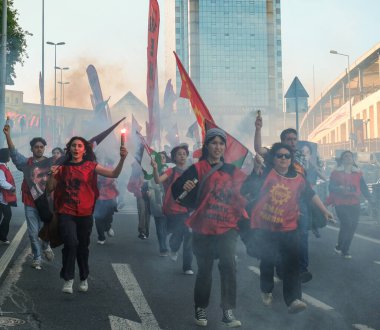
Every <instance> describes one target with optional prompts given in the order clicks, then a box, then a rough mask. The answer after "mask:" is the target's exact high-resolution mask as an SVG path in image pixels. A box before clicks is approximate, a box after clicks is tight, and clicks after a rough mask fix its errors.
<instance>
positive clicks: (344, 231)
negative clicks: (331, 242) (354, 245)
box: [335, 204, 360, 255]
mask: <svg viewBox="0 0 380 330" xmlns="http://www.w3.org/2000/svg"><path fill="white" fill-rule="evenodd" d="M335 211H336V215H337V216H338V219H339V222H340V230H339V234H338V246H337V248H338V249H339V250H341V251H342V254H343V255H345V254H348V250H349V249H350V245H351V242H352V239H353V238H354V234H355V231H356V227H357V226H358V222H359V213H360V205H358V204H357V205H339V206H335Z"/></svg>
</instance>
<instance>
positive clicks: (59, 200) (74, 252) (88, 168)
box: [47, 136, 128, 293]
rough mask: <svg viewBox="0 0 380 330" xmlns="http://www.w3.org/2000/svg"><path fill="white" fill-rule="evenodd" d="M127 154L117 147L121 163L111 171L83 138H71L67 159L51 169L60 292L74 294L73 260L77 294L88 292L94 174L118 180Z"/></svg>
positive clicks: (96, 191)
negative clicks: (61, 281)
mask: <svg viewBox="0 0 380 330" xmlns="http://www.w3.org/2000/svg"><path fill="white" fill-rule="evenodd" d="M127 154H128V151H127V149H126V148H125V147H120V161H119V163H118V164H117V166H116V167H115V168H114V169H110V168H105V167H103V166H101V165H99V164H97V163H96V162H95V155H94V152H93V151H92V145H91V144H90V143H89V142H88V141H87V140H86V139H84V138H82V137H79V136H74V137H73V138H71V139H70V141H69V142H68V143H67V145H66V157H67V160H66V161H65V162H64V163H63V164H62V165H61V166H53V167H52V169H51V171H52V174H53V175H52V176H50V178H49V180H48V184H47V190H48V192H51V191H53V190H54V208H55V212H57V214H58V226H59V234H60V236H61V238H62V240H63V244H64V247H63V249H62V269H61V273H60V275H61V277H62V278H63V279H64V281H65V283H64V286H63V288H62V291H63V292H65V293H73V282H74V272H75V261H77V262H78V267H79V275H80V281H81V282H80V285H79V291H82V292H86V291H87V290H88V283H87V277H88V274H89V267H88V256H89V249H88V246H89V245H90V235H91V229H92V225H93V217H92V214H93V211H94V206H95V201H96V199H97V198H98V195H99V192H98V188H97V174H99V175H102V176H105V177H108V178H117V177H118V176H119V174H120V172H121V170H122V168H123V164H124V160H125V158H126V157H127Z"/></svg>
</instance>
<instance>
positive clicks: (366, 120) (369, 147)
mask: <svg viewBox="0 0 380 330" xmlns="http://www.w3.org/2000/svg"><path fill="white" fill-rule="evenodd" d="M370 121H371V120H370V119H365V120H363V123H364V124H365V138H366V139H367V142H368V152H371V141H370V140H369V137H368V123H369V122H370Z"/></svg>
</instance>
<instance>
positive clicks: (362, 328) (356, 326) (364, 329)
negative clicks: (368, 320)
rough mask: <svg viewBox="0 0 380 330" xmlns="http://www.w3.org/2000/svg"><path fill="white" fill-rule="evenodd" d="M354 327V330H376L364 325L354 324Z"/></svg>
mask: <svg viewBox="0 0 380 330" xmlns="http://www.w3.org/2000/svg"><path fill="white" fill-rule="evenodd" d="M352 326H353V327H354V329H358V330H375V329H373V328H370V327H369V326H368V325H364V324H353V325H352Z"/></svg>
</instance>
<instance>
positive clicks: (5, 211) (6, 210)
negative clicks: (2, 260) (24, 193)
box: [0, 204, 12, 242]
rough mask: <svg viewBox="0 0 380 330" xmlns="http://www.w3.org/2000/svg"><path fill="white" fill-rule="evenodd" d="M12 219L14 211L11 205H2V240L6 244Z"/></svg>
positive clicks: (0, 216)
mask: <svg viewBox="0 0 380 330" xmlns="http://www.w3.org/2000/svg"><path fill="white" fill-rule="evenodd" d="M11 218H12V210H11V207H10V206H9V205H4V204H0V220H1V224H0V240H1V241H3V242H5V241H6V240H7V236H8V233H9V223H10V221H11Z"/></svg>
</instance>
